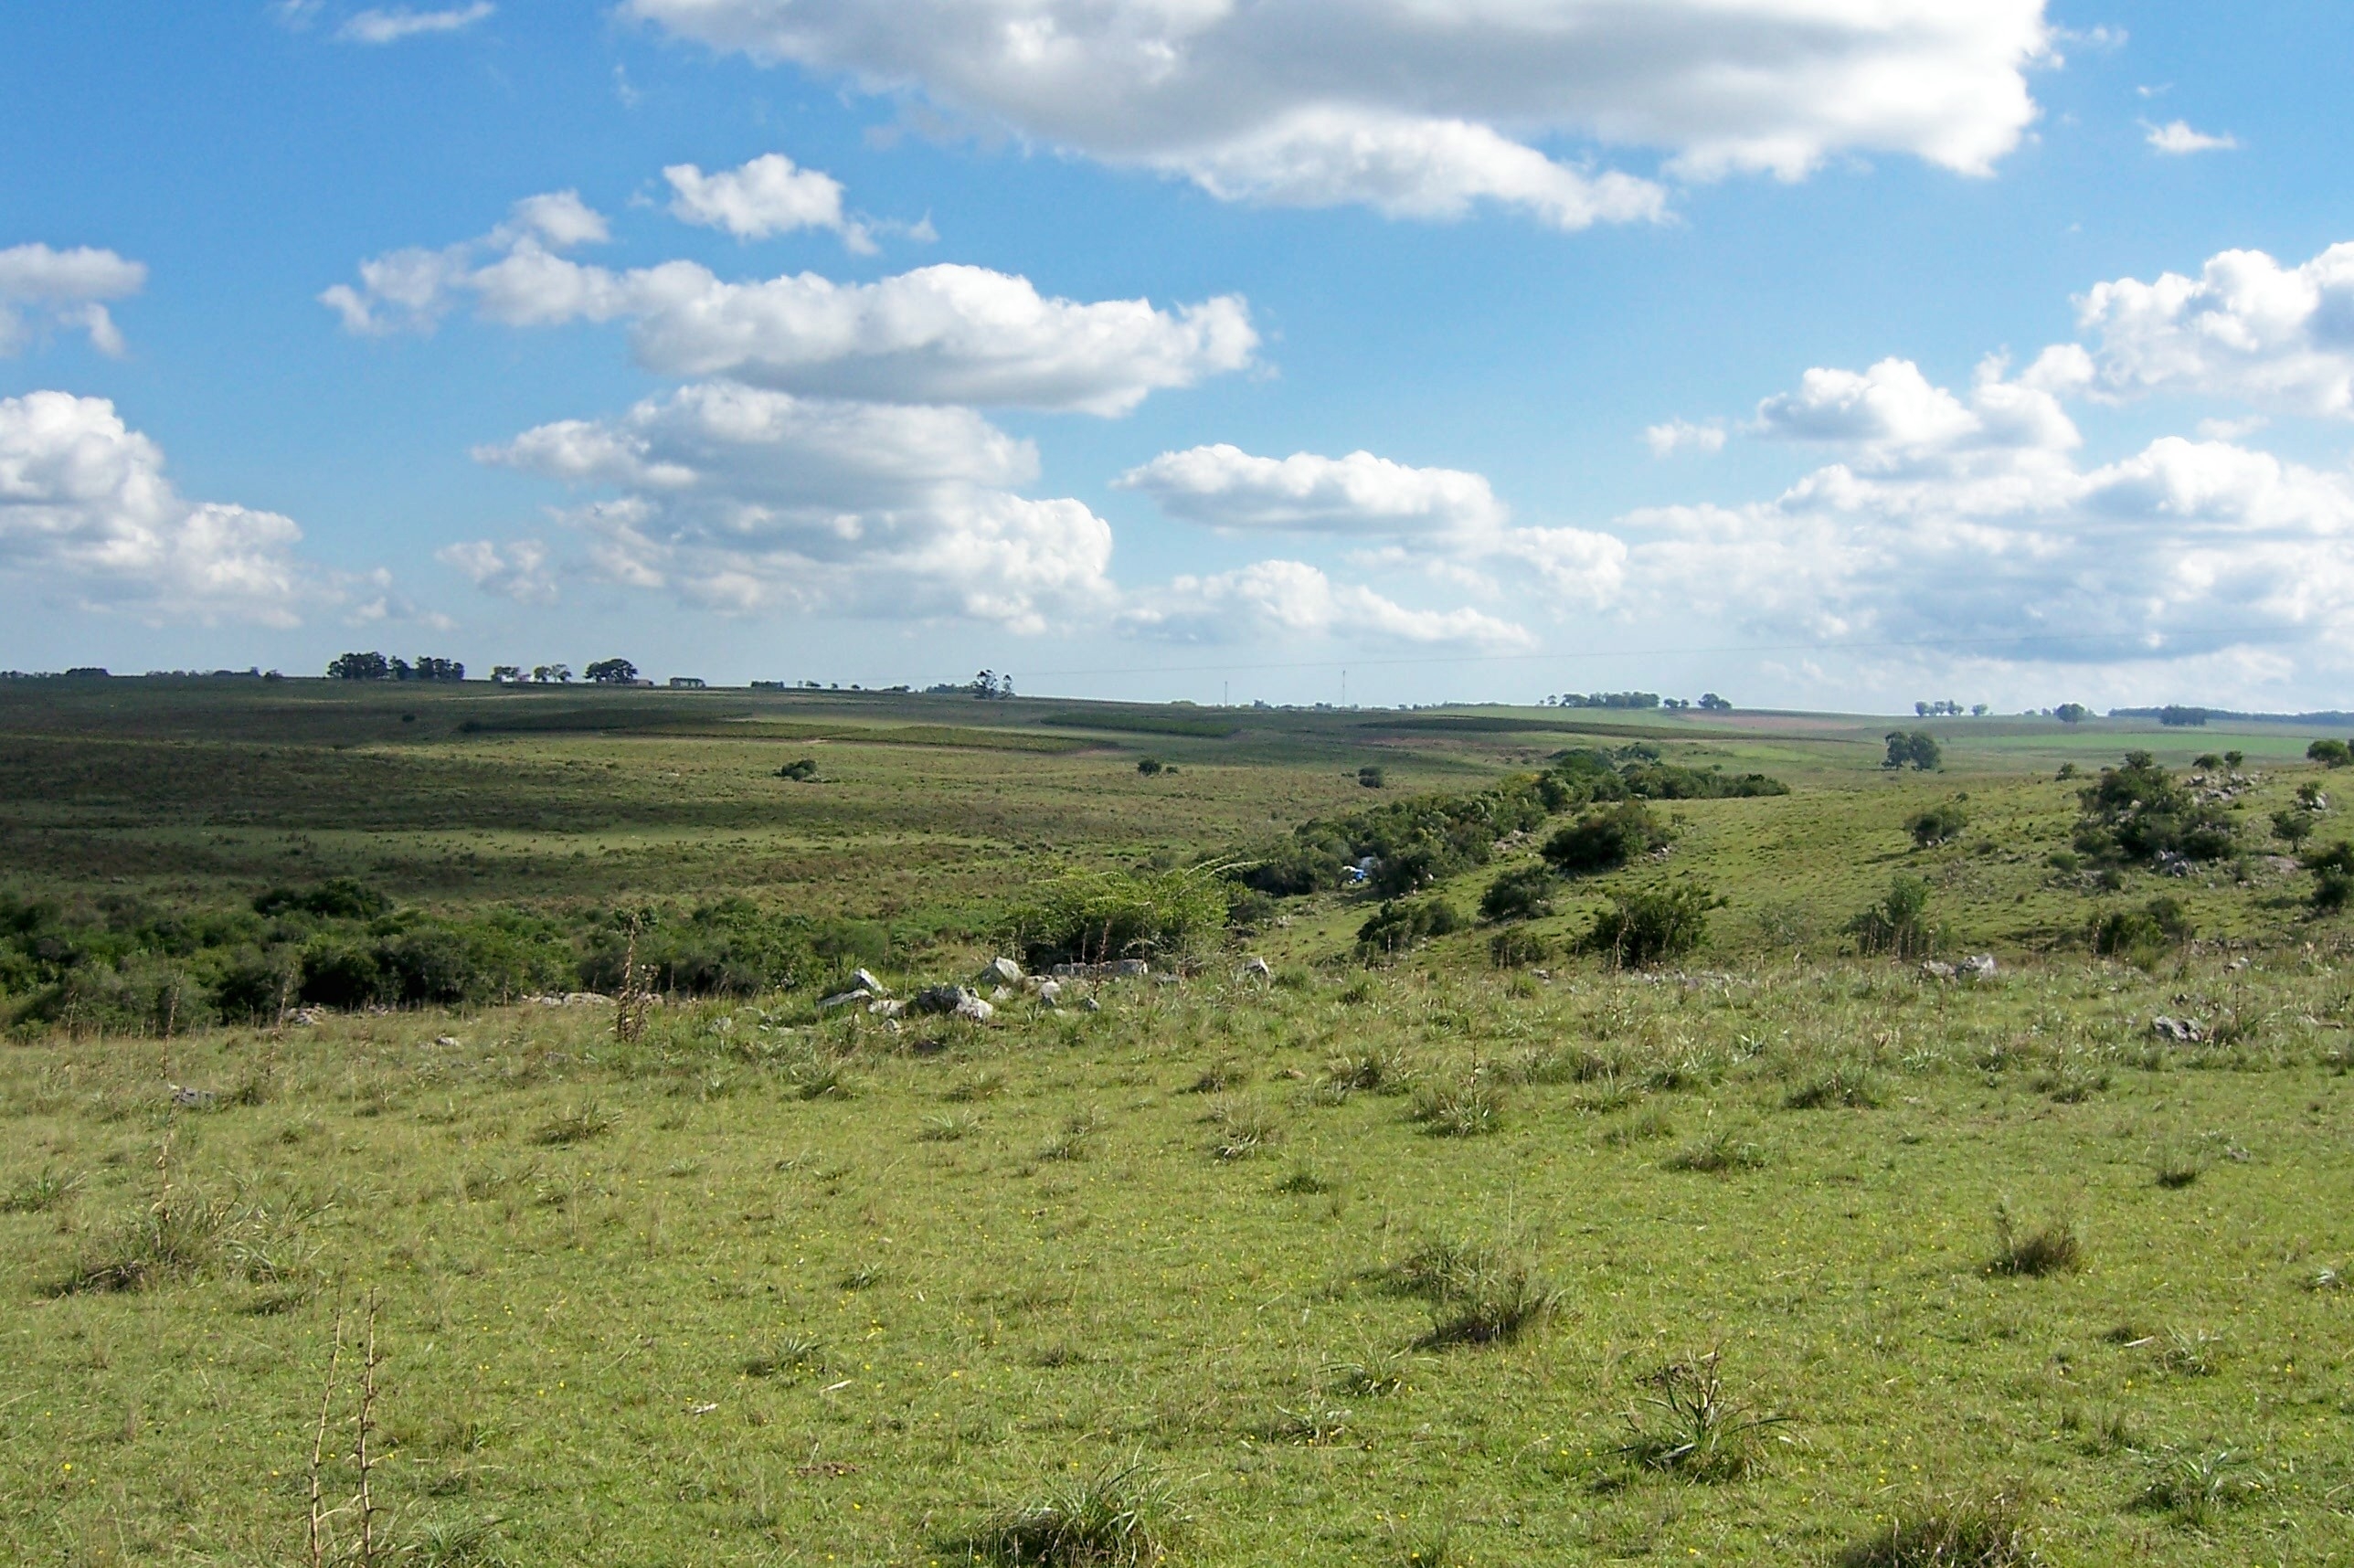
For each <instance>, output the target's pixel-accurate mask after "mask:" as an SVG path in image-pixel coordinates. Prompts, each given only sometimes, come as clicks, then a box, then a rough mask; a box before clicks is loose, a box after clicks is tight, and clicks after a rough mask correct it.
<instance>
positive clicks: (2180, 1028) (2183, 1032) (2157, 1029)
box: [2149, 1012, 2207, 1045]
mask: <svg viewBox="0 0 2354 1568" xmlns="http://www.w3.org/2000/svg"><path fill="white" fill-rule="evenodd" d="M2149 1032H2150V1033H2152V1034H2155V1035H2157V1036H2158V1038H2159V1039H2161V1040H2173V1041H2177V1042H2179V1043H2180V1044H2186V1045H2195V1044H2198V1043H2199V1042H2200V1041H2201V1040H2204V1039H2206V1038H2207V1026H2206V1025H2205V1024H2203V1023H2201V1022H2199V1021H2198V1020H2197V1019H2195V1018H2168V1016H2167V1015H2166V1014H2165V1013H2163V1012H2161V1013H2159V1014H2158V1016H2157V1017H2156V1018H2153V1019H2151V1020H2150V1021H2149Z"/></svg>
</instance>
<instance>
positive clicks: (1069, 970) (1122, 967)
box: [1055, 959, 1152, 980]
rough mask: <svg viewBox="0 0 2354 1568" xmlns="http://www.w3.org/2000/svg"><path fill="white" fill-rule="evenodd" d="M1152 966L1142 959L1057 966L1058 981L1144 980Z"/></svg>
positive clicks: (1056, 976)
mask: <svg viewBox="0 0 2354 1568" xmlns="http://www.w3.org/2000/svg"><path fill="white" fill-rule="evenodd" d="M1151 972H1152V966H1151V965H1150V964H1148V963H1146V962H1145V961H1144V960H1143V959H1119V961H1117V962H1115V963H1108V964H1056V965H1055V979H1056V980H1142V979H1143V978H1144V977H1145V976H1147V975H1149V974H1150V973H1151Z"/></svg>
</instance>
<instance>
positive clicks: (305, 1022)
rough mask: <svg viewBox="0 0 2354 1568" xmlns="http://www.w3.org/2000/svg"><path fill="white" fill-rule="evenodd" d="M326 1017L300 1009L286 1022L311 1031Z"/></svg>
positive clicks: (321, 1012) (321, 1011) (324, 1013)
mask: <svg viewBox="0 0 2354 1568" xmlns="http://www.w3.org/2000/svg"><path fill="white" fill-rule="evenodd" d="M532 1000H533V1001H537V1000H538V998H536V997H535V998H533V999H532ZM326 1016H327V1010H326V1009H325V1008H323V1007H298V1008H296V1009H295V1010H294V1011H293V1012H290V1013H288V1014H287V1015H286V1022H289V1023H292V1024H295V1025H297V1026H298V1027H300V1028H303V1029H309V1028H311V1027H312V1026H313V1025H314V1024H317V1023H319V1022H322V1021H323V1019H325V1017H326Z"/></svg>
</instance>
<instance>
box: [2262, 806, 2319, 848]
mask: <svg viewBox="0 0 2354 1568" xmlns="http://www.w3.org/2000/svg"><path fill="white" fill-rule="evenodd" d="M2316 825H2317V824H2316V823H2315V822H2314V820H2313V813H2312V812H2311V811H2308V810H2306V809H2305V808H2304V807H2302V806H2284V807H2283V808H2281V809H2280V810H2277V811H2274V813H2273V837H2274V838H2276V839H2278V840H2280V842H2283V843H2285V844H2286V845H2288V847H2289V848H2290V849H2291V850H2295V849H2296V847H2297V846H2298V845H2299V844H2302V843H2303V842H2305V841H2306V839H2307V838H2309V837H2311V836H2312V834H2313V830H2314V828H2315V826H2316Z"/></svg>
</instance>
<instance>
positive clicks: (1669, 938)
mask: <svg viewBox="0 0 2354 1568" xmlns="http://www.w3.org/2000/svg"><path fill="white" fill-rule="evenodd" d="M1724 905H1725V900H1723V898H1720V897H1718V896H1716V895H1714V894H1712V893H1710V892H1708V891H1707V890H1706V889H1704V888H1700V887H1695V886H1692V885H1690V884H1686V885H1683V886H1681V887H1676V888H1672V889H1670V890H1669V891H1667V892H1665V893H1655V892H1651V891H1649V890H1648V889H1639V888H1638V889H1636V890H1633V891H1630V892H1627V893H1622V894H1618V895H1614V896H1613V898H1612V900H1611V902H1610V905H1609V906H1608V907H1606V908H1605V909H1603V910H1601V911H1600V912H1599V913H1597V914H1596V916H1594V925H1593V927H1592V928H1591V929H1590V930H1588V931H1587V932H1586V934H1585V938H1584V939H1583V940H1582V941H1581V942H1580V943H1579V944H1578V945H1579V947H1581V948H1583V949H1584V950H1585V951H1586V952H1589V953H1599V954H1601V955H1603V956H1604V957H1605V958H1606V959H1609V961H1610V963H1611V964H1612V966H1613V967H1615V968H1618V969H1643V968H1648V967H1649V966H1650V965H1652V964H1656V963H1659V962H1662V961H1664V960H1666V959H1680V958H1682V957H1683V956H1684V955H1685V954H1687V953H1689V952H1691V951H1692V950H1694V949H1695V948H1698V947H1699V946H1700V945H1701V943H1702V942H1703V941H1705V940H1707V938H1708V915H1709V911H1710V910H1712V909H1722V908H1723V907H1724Z"/></svg>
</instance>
